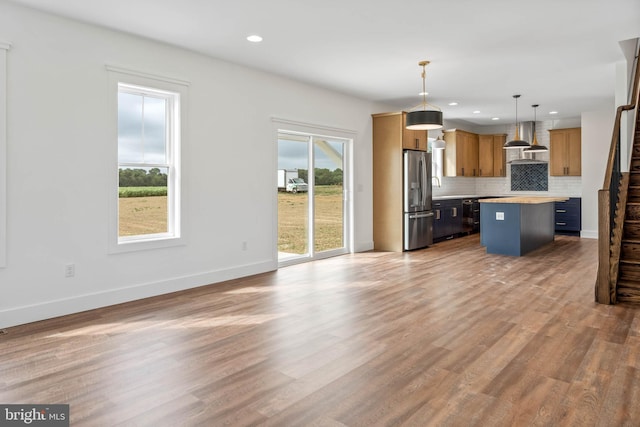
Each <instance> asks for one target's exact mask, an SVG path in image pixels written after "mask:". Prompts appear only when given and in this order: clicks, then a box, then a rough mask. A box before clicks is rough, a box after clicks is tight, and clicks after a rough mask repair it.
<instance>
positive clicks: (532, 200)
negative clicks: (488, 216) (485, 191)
mask: <svg viewBox="0 0 640 427" xmlns="http://www.w3.org/2000/svg"><path fill="white" fill-rule="evenodd" d="M565 200H569V198H568V197H535V196H521V197H499V198H496V199H480V200H478V201H479V202H480V203H519V204H525V205H537V204H539V203H552V202H564V201H565Z"/></svg>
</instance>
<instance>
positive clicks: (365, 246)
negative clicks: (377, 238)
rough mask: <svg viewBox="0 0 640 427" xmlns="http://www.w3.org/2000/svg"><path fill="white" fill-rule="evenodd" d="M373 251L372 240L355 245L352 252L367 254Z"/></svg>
mask: <svg viewBox="0 0 640 427" xmlns="http://www.w3.org/2000/svg"><path fill="white" fill-rule="evenodd" d="M372 250H373V240H371V241H369V242H361V243H356V244H355V248H354V252H367V251H372Z"/></svg>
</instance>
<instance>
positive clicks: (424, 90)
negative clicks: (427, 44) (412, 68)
mask: <svg viewBox="0 0 640 427" xmlns="http://www.w3.org/2000/svg"><path fill="white" fill-rule="evenodd" d="M418 65H421V66H422V109H423V110H425V111H426V109H427V83H426V78H427V69H426V68H427V65H429V61H420V62H419V63H418Z"/></svg>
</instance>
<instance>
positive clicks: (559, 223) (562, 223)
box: [556, 222, 567, 225]
mask: <svg viewBox="0 0 640 427" xmlns="http://www.w3.org/2000/svg"><path fill="white" fill-rule="evenodd" d="M556 225H567V223H566V222H556Z"/></svg>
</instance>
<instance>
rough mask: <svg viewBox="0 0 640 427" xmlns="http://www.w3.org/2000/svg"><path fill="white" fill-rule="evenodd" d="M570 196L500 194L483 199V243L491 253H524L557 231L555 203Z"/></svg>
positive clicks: (481, 215) (516, 254)
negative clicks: (515, 195) (505, 195)
mask: <svg viewBox="0 0 640 427" xmlns="http://www.w3.org/2000/svg"><path fill="white" fill-rule="evenodd" d="M565 200H568V198H567V197H534V196H532V197H527V196H521V197H500V198H493V199H480V200H479V201H480V243H481V244H482V246H486V248H487V253H489V254H500V255H514V256H521V255H524V254H526V253H528V252H531V251H533V250H534V249H537V248H539V247H541V246H543V245H546V244H547V243H551V242H553V236H554V234H555V221H554V215H555V210H554V203H555V202H562V201H565Z"/></svg>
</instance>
